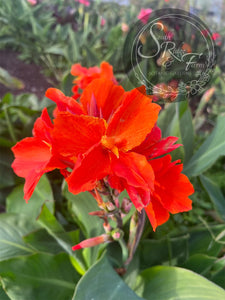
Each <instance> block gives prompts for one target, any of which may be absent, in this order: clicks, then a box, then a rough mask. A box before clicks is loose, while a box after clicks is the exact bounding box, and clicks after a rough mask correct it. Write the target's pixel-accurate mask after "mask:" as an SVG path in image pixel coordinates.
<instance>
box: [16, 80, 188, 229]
mask: <svg viewBox="0 0 225 300" xmlns="http://www.w3.org/2000/svg"><path fill="white" fill-rule="evenodd" d="M46 96H47V97H48V98H50V99H52V100H53V101H54V102H56V104H57V108H58V112H57V114H56V116H55V119H54V122H53V124H52V123H51V121H50V118H49V116H48V114H47V110H46V109H45V110H44V111H43V113H42V116H41V117H40V118H39V119H38V120H37V121H36V123H35V125H34V130H33V135H34V136H33V137H31V138H27V139H24V140H22V141H21V142H19V143H17V145H16V146H14V147H13V152H14V155H15V161H14V163H13V165H12V167H13V168H14V171H15V172H16V174H17V175H19V176H21V177H24V178H25V180H26V183H25V189H24V192H25V199H26V200H28V199H29V197H30V196H31V194H32V192H33V190H34V188H35V185H36V184H37V182H38V180H39V178H40V177H41V176H42V175H43V174H44V173H45V172H48V171H51V170H53V169H54V168H58V169H60V170H61V173H62V174H63V175H64V177H65V178H66V181H67V183H68V187H69V190H70V191H71V192H72V193H74V194H77V193H80V192H83V191H92V190H93V189H95V188H96V186H97V185H98V182H99V180H102V179H104V180H105V181H107V182H108V183H109V184H110V186H111V187H112V188H113V189H117V190H118V191H119V192H120V191H122V190H124V189H126V190H127V192H128V194H129V196H130V199H131V201H132V202H133V204H134V205H135V207H136V209H137V210H139V211H141V210H142V209H143V208H144V209H145V210H146V212H147V215H148V217H149V219H150V222H151V224H152V227H153V229H154V230H155V228H156V227H157V226H158V225H160V224H162V223H164V222H166V220H167V219H168V218H169V213H177V212H182V211H187V210H189V209H191V200H190V199H188V196H189V195H191V194H192V193H193V187H192V185H191V183H190V182H189V180H188V178H187V177H186V176H185V175H183V174H181V171H182V165H181V164H179V165H177V162H173V163H172V162H171V157H170V156H169V155H166V156H164V157H161V156H162V155H165V154H167V153H168V152H170V151H172V150H174V149H175V148H177V147H179V146H180V145H174V143H175V142H176V141H177V138H175V137H167V138H164V139H162V138H161V131H160V129H159V128H158V127H157V126H156V121H157V117H158V113H159V110H160V107H159V106H158V105H157V104H154V103H152V102H151V98H150V97H149V96H146V95H145V93H144V90H143V88H139V89H134V90H132V91H129V92H125V91H124V89H123V88H122V87H120V86H119V85H116V84H115V83H113V81H112V78H110V79H106V78H103V77H100V78H99V79H93V81H92V82H91V83H90V84H89V85H88V86H87V87H86V88H85V89H84V91H83V93H82V96H81V98H80V103H78V102H77V101H76V100H75V99H74V98H72V97H66V96H65V95H64V94H63V93H62V92H61V91H59V90H57V89H48V90H47V92H46ZM159 157H161V158H159Z"/></svg>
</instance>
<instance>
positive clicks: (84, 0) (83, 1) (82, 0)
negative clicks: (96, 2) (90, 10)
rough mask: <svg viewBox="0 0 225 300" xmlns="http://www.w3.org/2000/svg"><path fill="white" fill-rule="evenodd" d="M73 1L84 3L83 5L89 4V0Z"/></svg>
mask: <svg viewBox="0 0 225 300" xmlns="http://www.w3.org/2000/svg"><path fill="white" fill-rule="evenodd" d="M75 2H79V3H81V4H84V6H90V1H88V0H75Z"/></svg>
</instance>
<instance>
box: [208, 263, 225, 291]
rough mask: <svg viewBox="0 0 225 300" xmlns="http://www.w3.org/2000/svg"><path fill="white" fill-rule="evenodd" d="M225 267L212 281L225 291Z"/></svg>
mask: <svg viewBox="0 0 225 300" xmlns="http://www.w3.org/2000/svg"><path fill="white" fill-rule="evenodd" d="M224 278H225V267H223V269H222V270H220V271H219V272H218V273H216V274H215V275H214V276H213V277H212V278H211V280H212V281H213V282H215V283H216V284H218V285H219V286H221V287H222V288H224V289H225V280H224Z"/></svg>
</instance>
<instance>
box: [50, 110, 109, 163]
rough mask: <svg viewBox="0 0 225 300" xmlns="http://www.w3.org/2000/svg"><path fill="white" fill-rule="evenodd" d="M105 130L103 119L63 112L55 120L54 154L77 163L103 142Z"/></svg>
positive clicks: (53, 134)
mask: <svg viewBox="0 0 225 300" xmlns="http://www.w3.org/2000/svg"><path fill="white" fill-rule="evenodd" d="M105 128H106V124H105V121H104V120H103V119H101V120H100V119H98V118H93V117H89V116H84V115H82V116H77V115H73V114H70V113H68V112H61V113H59V114H58V116H57V117H56V119H55V120H54V130H53V133H52V136H53V152H54V154H55V153H56V152H57V153H58V154H60V155H61V156H63V157H67V158H70V159H71V160H73V161H75V160H76V158H77V156H78V154H82V153H85V152H86V151H88V150H89V149H90V148H91V147H92V146H93V145H95V144H97V143H98V142H99V141H100V140H101V138H102V135H104V134H105V130H106V129H105ZM55 151H56V152H55Z"/></svg>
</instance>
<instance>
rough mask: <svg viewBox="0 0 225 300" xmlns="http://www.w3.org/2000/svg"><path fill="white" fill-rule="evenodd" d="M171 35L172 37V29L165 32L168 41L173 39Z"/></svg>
mask: <svg viewBox="0 0 225 300" xmlns="http://www.w3.org/2000/svg"><path fill="white" fill-rule="evenodd" d="M173 37H174V33H173V32H172V31H168V32H166V39H167V40H168V41H171V40H172V39H173Z"/></svg>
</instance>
